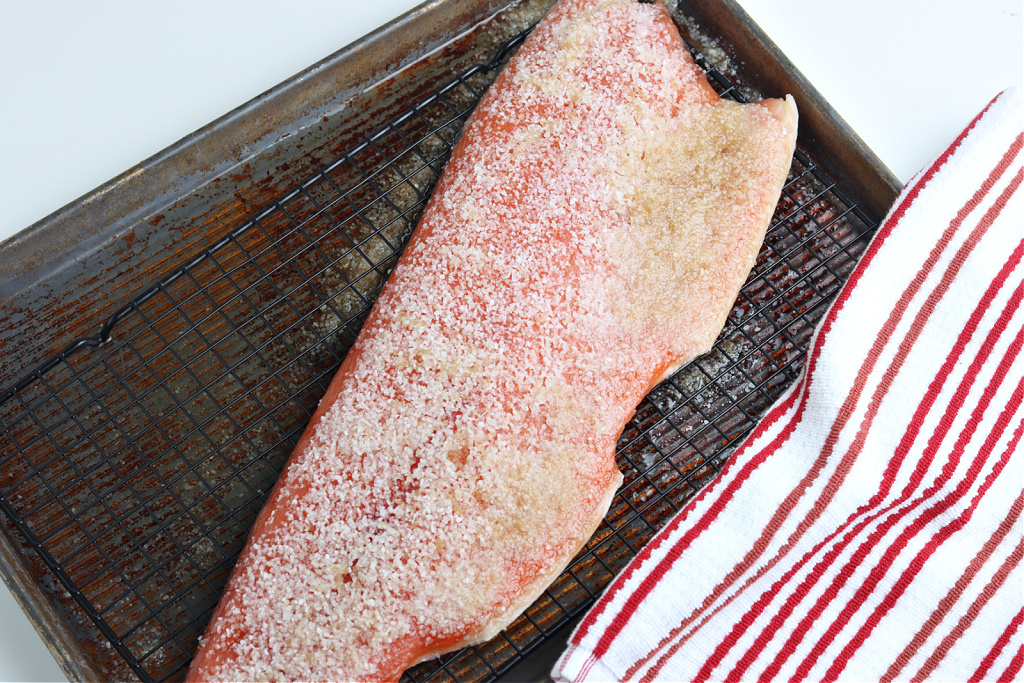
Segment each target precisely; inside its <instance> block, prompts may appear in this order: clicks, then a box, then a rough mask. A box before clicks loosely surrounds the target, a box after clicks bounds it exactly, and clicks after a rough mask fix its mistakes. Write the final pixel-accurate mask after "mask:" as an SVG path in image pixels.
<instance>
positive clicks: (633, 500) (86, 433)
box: [0, 3, 872, 680]
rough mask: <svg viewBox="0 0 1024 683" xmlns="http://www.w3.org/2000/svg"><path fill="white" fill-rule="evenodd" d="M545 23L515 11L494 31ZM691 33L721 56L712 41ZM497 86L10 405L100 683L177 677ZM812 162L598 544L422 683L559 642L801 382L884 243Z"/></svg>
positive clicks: (293, 192)
mask: <svg viewBox="0 0 1024 683" xmlns="http://www.w3.org/2000/svg"><path fill="white" fill-rule="evenodd" d="M537 10H538V3H533V4H532V5H530V4H529V3H527V6H521V7H518V8H517V9H516V10H515V11H516V12H518V15H517V16H516V17H515V18H509V17H506V19H507V21H506V23H505V25H504V26H503V27H502V30H504V31H505V33H506V34H507V33H508V32H509V30H510V27H512V26H514V25H515V23H516V21H518V22H520V23H524V22H525V23H528V21H527V20H528V19H529V18H530V16H531V15H530V12H533V13H536V12H537ZM695 29H696V30H695ZM683 30H684V32H685V33H686V34H687V35H689V37H690V38H691V39H692V41H693V43H694V45H695V46H697V48H698V49H700V50H703V51H706V52H708V53H709V54H710V53H712V52H713V49H712V48H714V47H716V46H714V45H711V44H710V42H709V41H707V40H702V38H707V37H708V36H707V35H704V34H703V33H702V32H701V30H700V27H699V26H695V25H694V24H692V23H689V25H686V24H684V26H683ZM499 33H500V32H499ZM691 34H693V35H691ZM506 40H507V37H506ZM481 42H482V43H483V44H484V45H486V44H487V41H481ZM494 42H495V41H494V40H493V39H491V45H490V47H491V48H492V50H491V52H490V53H489V56H491V55H495V54H496V52H497V51H496V50H494V49H493V48H494ZM717 47H721V46H720V45H719V46H717ZM719 66H721V67H722V68H723V69H724V70H725V71H726V72H730V71H735V74H730V78H732V79H734V80H736V79H737V77H739V80H738V81H737V82H740V83H741V87H740V89H738V90H736V91H732V92H731V93H730V92H729V87H730V86H729V83H728V79H725V78H724V77H723V79H722V80H721V81H720V83H719V84H720V86H721V87H722V89H723V92H726V93H727V96H730V95H740V96H744V95H746V96H750V95H754V94H755V93H753V92H752V91H751V88H752V85H751V84H749V82H748V83H746V84H742V83H743V80H742V73H741V72H739V71H738V70H735V69H734V68H733V67H732V66H730V64H728V63H723V64H720V65H719ZM410 72H412V73H414V72H415V70H410ZM493 73H494V70H493V69H487V68H484V67H477V68H476V69H473V70H470V71H469V72H466V73H464V74H463V76H462V77H460V78H458V79H456V80H455V81H453V82H449V83H447V84H446V86H445V87H442V88H440V89H436V88H435V89H434V90H429V89H423V88H421V89H419V90H418V91H415V95H416V97H415V98H413V101H415V102H417V106H414V107H413V108H412V109H408V110H405V111H403V112H401V113H399V114H398V115H397V116H394V117H392V118H391V119H390V122H389V123H388V124H387V125H385V126H383V127H381V123H380V122H381V120H382V119H376V118H374V119H372V120H369V121H364V122H363V124H364V125H365V126H367V127H368V129H369V131H375V135H370V136H369V137H368V138H362V139H358V136H356V135H346V136H345V139H346V140H347V141H349V142H350V145H349V146H348V147H345V148H344V150H343V151H342V152H341V154H340V155H338V156H336V157H334V158H333V159H332V160H325V161H322V162H321V163H320V165H319V166H317V165H316V164H313V163H312V162H309V163H310V165H311V168H313V169H314V170H312V171H311V172H308V173H306V174H305V175H304V176H302V179H301V180H299V181H298V182H297V183H296V184H294V185H293V186H292V187H291V188H290V189H287V190H281V191H279V192H278V193H277V195H276V197H275V199H274V200H273V201H270V202H265V203H264V204H263V205H262V206H261V207H260V208H259V209H258V210H247V211H243V212H242V214H243V215H244V216H245V220H244V222H242V224H241V225H239V226H237V227H234V228H232V229H231V230H230V231H228V232H227V233H226V234H224V235H222V236H220V237H219V238H218V239H217V240H214V241H212V242H207V243H205V246H204V245H203V244H202V243H200V244H198V245H195V246H193V247H192V248H193V250H194V251H193V254H192V256H191V257H190V258H187V259H184V261H187V262H185V263H184V265H182V262H179V264H178V265H177V267H174V268H169V269H168V271H167V272H168V274H167V275H165V276H164V277H163V278H161V279H159V280H158V281H157V282H156V284H155V285H152V284H151V285H150V286H149V287H147V288H145V289H142V290H141V294H137V295H136V296H135V297H134V298H133V300H132V303H131V304H130V305H128V306H127V307H125V308H122V309H120V311H119V312H118V313H116V314H115V316H114V318H112V319H110V321H108V322H110V323H111V324H108V325H105V326H104V327H103V328H102V329H100V333H99V334H98V335H95V336H94V337H93V339H94V340H95V342H96V343H97V344H98V343H99V342H100V341H103V342H105V343H104V344H102V345H99V346H93V345H91V344H89V343H84V344H79V345H78V346H77V347H76V348H75V349H74V350H70V351H69V352H68V353H65V354H58V355H56V356H53V358H55V359H56V361H51V365H50V366H49V367H46V368H45V369H43V370H42V371H40V372H37V373H36V374H35V375H33V376H29V377H27V378H26V379H25V380H24V381H22V382H21V383H19V384H17V385H15V386H14V389H13V390H12V391H10V392H9V393H8V394H7V395H5V397H4V399H5V400H3V401H2V402H0V421H2V424H3V431H2V435H3V440H2V442H0V443H2V451H0V452H2V453H3V455H2V456H0V458H3V460H4V464H5V466H6V469H5V474H4V479H3V480H2V484H0V486H2V491H3V496H4V498H3V501H4V504H5V511H6V512H7V514H8V518H9V520H12V521H13V522H14V525H13V526H14V527H15V528H14V529H13V531H14V532H15V534H20V535H21V538H20V539H17V542H18V543H19V544H20V549H21V554H22V556H23V557H24V558H25V561H26V563H27V564H29V565H30V566H31V567H32V569H33V572H34V574H35V576H36V577H37V578H36V580H37V581H38V582H39V584H40V585H43V587H44V589H45V592H46V593H47V594H48V596H47V599H51V600H55V602H56V603H57V604H58V606H59V607H60V608H61V609H62V610H63V613H62V615H61V618H63V619H65V621H66V622H70V623H72V624H73V628H72V629H71V630H72V631H76V629H77V634H76V635H77V637H78V639H79V641H80V642H81V643H82V644H83V650H86V653H85V655H84V656H88V657H91V658H92V662H93V663H94V664H96V666H97V668H98V669H99V670H100V671H101V672H102V674H103V675H104V676H107V677H122V676H126V675H132V674H134V675H136V676H138V677H140V678H143V679H147V678H151V679H153V680H173V679H175V678H177V677H179V676H180V675H181V673H182V671H183V667H184V666H185V665H186V664H187V660H188V657H189V656H190V653H191V650H192V648H193V647H194V642H195V638H197V637H198V635H199V634H200V633H201V630H202V626H203V625H204V624H205V619H206V618H207V617H208V615H209V610H210V609H211V608H212V605H213V604H214V603H215V600H216V595H217V593H218V592H219V590H220V588H221V587H222V586H223V582H224V581H225V580H226V576H227V573H228V571H229V570H230V566H231V564H232V562H233V557H234V553H236V552H237V550H238V549H240V546H241V543H242V542H243V541H244V535H245V530H246V528H247V525H248V524H249V523H251V521H252V518H253V516H254V515H255V512H256V510H258V507H259V504H260V502H261V501H262V499H263V497H264V496H265V493H266V490H267V488H268V487H269V486H270V485H271V483H272V481H273V479H274V477H275V476H276V472H277V471H278V470H279V468H280V466H281V464H282V463H283V461H284V459H285V458H286V457H287V454H288V452H290V449H291V445H292V444H293V443H294V441H295V439H296V438H297V437H298V434H299V433H300V432H301V429H302V426H303V425H304V424H305V420H307V419H308V416H309V412H310V411H311V409H312V408H311V407H312V406H315V403H316V400H317V399H318V397H319V395H320V394H321V393H322V391H323V390H324V389H325V388H326V384H327V382H328V381H329V379H330V376H331V375H332V374H333V369H334V367H336V365H337V363H338V362H339V361H340V358H341V357H342V355H343V353H344V351H345V350H346V348H347V345H348V344H350V343H351V340H352V339H353V338H354V334H355V331H356V330H357V328H358V324H359V322H360V321H361V317H362V316H363V315H365V310H366V307H367V306H368V305H369V303H370V302H371V301H372V298H373V296H374V293H375V292H376V291H377V290H378V289H379V286H380V284H381V282H382V281H383V279H384V277H385V276H386V273H387V270H388V268H389V267H390V264H391V263H393V260H394V258H395V256H396V254H397V251H398V249H399V248H400V245H401V243H402V240H403V239H404V237H405V236H406V235H407V234H408V231H409V229H410V228H411V226H412V224H413V223H414V222H415V218H416V214H417V212H418V210H419V208H421V207H422V202H423V200H424V198H425V196H426V194H427V193H428V192H429V187H430V185H431V184H432V181H433V179H435V178H436V174H437V172H438V171H439V170H440V167H441V165H442V164H443V161H444V158H445V155H446V153H447V150H448V149H449V148H450V145H451V142H452V141H453V140H454V139H455V137H456V136H457V133H458V128H459V127H460V125H461V121H462V120H464V117H465V115H466V114H467V113H468V111H469V110H470V109H471V107H472V104H473V102H474V101H475V98H477V97H478V96H479V94H481V93H482V92H483V89H484V88H485V87H486V84H487V82H488V80H489V79H490V78H491V77H492V76H493ZM363 130H364V133H363V134H364V135H366V132H365V131H366V130H367V128H364V129H363ZM353 139H354V142H353ZM804 146H805V147H806V145H804ZM812 147H814V146H813V145H812ZM806 151H807V153H808V154H810V155H812V156H813V155H814V154H815V153H818V152H819V150H817V149H811V148H809V149H807V150H806ZM812 156H808V155H805V154H803V153H802V154H801V155H800V158H799V159H798V161H797V162H796V163H795V164H794V169H793V173H792V175H791V180H790V183H789V184H788V185H787V189H786V191H785V193H784V197H783V200H782V202H781V203H780V207H779V211H778V212H777V214H776V221H775V224H774V227H773V229H772V231H771V233H770V235H769V238H768V240H767V242H766V246H765V249H764V250H763V252H762V258H761V260H760V261H759V264H758V266H757V267H756V268H755V272H754V273H753V274H752V277H751V280H750V282H748V285H747V286H746V287H745V288H744V291H743V293H742V294H741V297H740V301H739V302H738V306H737V308H736V309H735V310H734V311H733V314H732V315H731V316H730V319H729V324H728V325H727V328H726V330H725V332H723V335H722V338H721V339H720V340H719V343H718V344H717V345H716V349H715V350H714V351H713V352H712V353H711V354H709V355H708V356H706V357H705V358H702V359H700V360H699V361H697V362H696V363H694V364H691V365H690V366H688V367H687V368H684V369H683V370H682V371H681V372H680V373H678V374H677V375H676V376H675V377H674V378H672V379H671V380H669V381H668V382H666V383H665V384H663V385H662V386H661V387H659V388H658V389H656V390H655V391H654V392H653V393H652V395H651V397H649V398H648V400H646V401H645V402H644V404H643V405H642V406H641V408H640V409H639V410H638V412H637V416H636V418H635V419H634V420H633V422H632V423H631V424H630V425H629V426H628V427H627V430H626V432H625V433H624V435H623V439H622V441H621V442H620V449H619V453H618V458H619V464H620V467H621V468H622V469H623V472H624V474H625V475H626V483H625V485H624V487H623V491H622V492H621V494H620V496H619V497H617V499H616V502H615V503H614V504H613V507H612V510H611V511H610V513H609V516H608V519H607V520H606V522H605V523H604V524H602V526H601V528H600V529H599V530H598V532H597V534H596V535H595V537H594V539H592V541H591V542H590V544H588V547H587V548H586V549H585V550H584V552H583V553H581V556H580V557H579V558H577V560H576V561H575V562H574V563H573V565H572V566H571V567H570V569H569V570H568V571H567V572H566V574H564V575H563V576H562V577H561V578H560V579H559V580H558V581H557V582H556V583H555V584H554V586H553V587H552V588H551V589H550V590H549V591H548V593H547V594H546V595H545V596H544V597H542V598H541V600H539V601H538V603H537V604H535V605H534V606H533V607H531V609H530V610H528V612H527V614H526V615H524V617H522V618H521V619H519V620H518V621H517V622H516V623H515V624H513V625H512V627H510V629H508V630H507V631H506V633H505V634H503V635H502V636H500V637H499V638H498V639H496V640H495V641H493V642H492V643H489V644H486V645H484V646H480V647H477V648H471V649H469V650H467V651H465V652H463V653H459V654H455V655H451V656H449V657H446V658H444V659H442V660H441V661H439V662H428V663H425V664H423V665H421V666H420V667H418V668H417V669H415V670H413V671H411V672H410V673H409V677H410V679H412V680H481V679H486V678H489V677H494V676H496V675H499V674H500V673H501V672H503V671H506V670H508V669H509V668H511V667H512V666H514V665H515V664H516V663H517V662H519V661H520V660H522V659H523V658H524V657H525V656H526V655H528V653H529V652H530V651H531V650H532V649H533V648H536V647H537V646H539V645H540V644H542V643H543V642H545V640H548V639H551V638H553V637H556V636H558V635H559V634H564V632H565V628H566V626H567V624H569V623H570V622H571V620H572V619H573V618H574V617H575V616H577V615H578V614H580V613H581V612H582V611H583V610H585V609H586V606H587V605H589V603H590V601H592V599H593V597H594V596H595V595H596V594H597V593H598V592H599V591H600V590H601V588H602V587H603V586H604V585H605V584H606V583H607V581H608V580H609V579H610V578H611V576H612V575H613V574H614V572H615V571H617V570H618V569H619V568H621V566H623V564H624V563H625V562H626V561H628V559H629V557H630V556H631V555H632V554H633V553H634V552H635V550H636V549H637V548H638V547H640V545H642V543H643V542H645V541H646V540H647V539H648V538H649V537H650V536H651V535H652V534H653V533H654V531H655V530H656V529H657V528H658V527H659V526H660V525H661V524H662V523H664V521H665V520H666V519H667V518H668V516H670V515H671V514H672V513H673V512H674V511H675V510H677V509H678V508H679V507H680V506H681V505H683V504H685V501H686V500H688V499H689V497H691V496H692V495H693V493H694V492H695V491H696V490H698V489H699V487H700V486H701V485H702V484H703V483H706V481H708V480H709V479H710V478H711V477H713V476H714V474H715V473H716V472H717V470H718V469H719V468H720V466H721V463H722V462H723V460H724V458H725V457H727V455H728V452H729V451H730V449H731V447H732V446H733V445H734V444H735V443H736V441H737V440H738V439H740V438H742V435H743V434H745V433H746V432H747V431H748V430H749V429H750V428H751V427H752V426H753V423H754V422H755V421H756V417H757V415H758V414H760V412H761V411H763V410H764V409H765V408H766V407H767V406H768V405H769V404H770V403H771V401H772V400H773V399H774V397H776V396H777V395H778V393H780V392H781V391H782V390H784V388H785V386H786V385H787V384H788V383H790V382H792V380H793V379H794V378H795V377H796V376H797V374H798V372H799V368H800V361H801V359H802V354H803V348H804V347H805V346H806V342H807V340H808V339H809V335H810V333H811V331H812V330H813V325H814V323H815V321H816V320H817V318H818V317H820V315H821V314H822V313H823V312H824V308H825V306H826V305H827V301H828V298H829V297H830V296H831V295H832V294H834V292H835V291H836V290H837V289H838V287H839V286H840V285H841V283H842V281H843V279H844V278H845V276H846V275H847V274H848V273H849V271H850V269H851V268H852V266H853V264H854V263H855V260H856V257H857V256H858V255H859V252H860V250H861V249H862V248H863V245H864V244H865V242H866V238H867V236H868V235H869V234H870V230H871V227H872V219H871V217H870V216H869V215H868V214H867V213H866V212H865V211H864V210H863V209H862V208H860V207H859V206H857V205H856V204H854V203H853V202H852V201H850V200H849V199H848V194H849V190H847V188H845V187H843V188H840V187H837V186H836V185H835V183H834V181H833V180H832V178H831V176H830V173H829V171H826V170H824V169H823V168H822V167H821V166H820V165H819V164H818V163H817V162H816V161H815V160H813V158H812ZM314 161H316V160H314ZM830 170H831V169H830ZM250 172H251V168H250ZM855 192H856V188H854V193H855ZM243 208H246V209H247V207H243ZM151 220H152V219H151ZM162 220H165V219H161V220H160V221H157V224H159V223H160V222H162ZM207 222H208V221H207ZM171 265H174V264H171ZM145 272H148V273H152V272H153V267H152V266H149V267H148V268H146V269H145ZM115 318H116V320H115ZM115 323H116V324H115ZM15 534H12V536H14V535H15ZM29 546H34V547H32V548H29ZM81 613H85V617H86V618H85V619H82V616H81ZM117 654H120V655H121V657H120V658H119V657H117V656H116V655H117ZM80 656H81V655H80ZM126 662H129V663H130V664H126Z"/></svg>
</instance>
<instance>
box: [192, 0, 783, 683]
mask: <svg viewBox="0 0 1024 683" xmlns="http://www.w3.org/2000/svg"><path fill="white" fill-rule="evenodd" d="M795 136H796V108H795V106H794V104H793V102H792V99H791V98H787V99H786V100H773V101H769V102H767V103H763V104H760V105H746V106H744V105H739V104H736V103H733V102H726V101H721V100H720V99H719V98H718V97H717V95H716V94H715V92H714V90H713V89H712V88H711V87H710V86H709V85H708V83H707V81H706V80H705V77H704V75H703V74H702V73H701V72H700V70H699V69H698V67H697V66H696V65H695V64H694V63H693V62H692V60H691V59H690V57H689V54H688V52H687V51H686V49H685V48H684V46H683V43H682V41H681V39H680V36H679V33H678V31H677V30H676V28H675V26H674V24H673V22H672V20H671V18H670V17H669V15H668V13H667V11H666V10H665V8H664V7H662V6H661V5H659V4H646V3H638V2H635V1H634V0H564V1H563V2H560V3H559V4H558V5H556V7H555V8H554V9H553V10H552V11H551V13H550V14H549V15H548V17H547V18H546V19H545V20H544V21H543V22H542V23H541V24H540V25H539V26H538V27H537V28H536V29H535V30H534V32H533V34H532V35H531V36H530V38H529V39H528V40H527V41H526V43H525V44H524V45H523V47H522V48H521V50H520V51H519V53H518V54H517V55H516V56H515V57H514V58H513V60H512V61H511V62H510V63H509V65H508V66H507V67H506V68H505V69H504V71H503V72H502V73H501V74H500V75H499V77H498V78H497V80H496V81H495V83H494V85H493V86H492V87H491V89H490V90H489V91H488V93H487V94H486V96H485V97H484V98H483V100H482V101H481V103H480V104H479V106H478V108H477V110H476V111H475V112H474V113H473V115H472V116H471V118H470V120H469V121H468V122H467V124H466V127H465V130H464V133H463V135H462V137H461V139H460V141H459V142H458V144H457V145H456V148H455V150H454V152H453V154H452V157H451V160H450V161H449V163H448V165H447V166H446V168H445V170H444V172H443V174H442V177H441V178H440V180H439V181H438V184H437V187H436V188H435V190H434V192H433V194H432V196H431V198H430V202H429V205H428V206H427V208H426V210H425V211H424V214H423V217H422V219H421V222H420V224H419V225H418V226H417V228H416V230H415V232H414V234H413V236H412V238H411V240H410V242H409V244H408V246H407V248H406V250H405V252H404V253H403V255H402V257H401V260H400V261H399V263H398V265H397V266H396V267H395V270H394V272H393V273H392V275H391V277H390V279H389V281H388V283H387V285H386V287H385V288H384V290H383V292H382V293H381V295H380V297H379V299H378V301H377V303H376V304H375V306H374V308H373V310H372V312H371V314H370V315H369V317H368V319H367V321H366V323H365V324H364V326H363V329H362V331H361V333H360V335H359V337H358V339H357V341H356V343H355V345H354V346H353V348H352V350H351V352H350V353H349V354H348V356H347V357H346V358H345V360H344V362H343V364H342V366H341V368H340V369H339V371H338V373H337V376H336V377H335V378H334V380H333V382H332V383H331V385H330V388H329V389H328V391H327V394H326V395H325V396H324V398H323V400H322V401H321V403H320V406H319V408H318V410H317V411H316V414H315V415H314V416H313V419H312V421H311V423H310V426H309V427H308V428H307V430H306V432H305V434H304V435H303V437H302V439H301V440H300V441H299V443H298V445H297V447H296V449H295V452H294V453H293V455H292V456H291V458H290V459H289V462H288V464H287V466H286V468H285V471H284V472H283V474H282V475H281V477H280V479H279V481H278V483H277V485H276V487H275V488H274V490H273V492H272V494H271V496H270V498H269V500H268V501H267V503H266V506H265V507H264V509H263V510H262V512H261V513H260V515H259V517H258V519H257V520H256V523H255V525H254V527H253V529H252V532H251V535H250V538H249V541H248V543H247V545H246V547H245V549H244V551H243V553H242V555H241V557H240V559H239V561H238V564H237V566H236V567H235V570H234V572H233V574H232V576H231V579H230V581H229V583H228V586H227V588H226V590H225V592H224V595H223V596H222V598H221V601H220V603H219V604H218V606H217V608H216V610H215V612H214V615H213V618H212V621H211V623H210V625H209V627H208V629H207V631H206V634H205V635H204V637H203V639H202V642H201V644H200V647H199V650H198V652H197V654H196V656H195V658H194V660H193V662H192V666H191V669H190V672H189V675H188V680H192V681H197V680H232V681H238V680H319V681H325V680H330V681H341V680H345V681H363V680H374V681H384V680H397V679H398V678H399V676H400V675H401V674H402V672H403V671H404V670H405V669H406V668H407V667H409V666H411V665H413V664H415V663H417V662H420V661H423V660H425V659H429V658H432V657H435V656H437V655H438V654H440V653H443V652H446V651H449V650H453V649H456V648H459V647H462V646H465V645H467V644H471V643H477V642H481V641H484V640H487V639H489V638H491V637H493V636H494V635H496V634H497V633H498V632H499V631H500V630H501V629H502V628H503V627H505V626H506V625H507V624H509V623H510V622H511V621H512V620H513V619H515V617H516V616H517V615H519V614H520V613H521V612H522V611H523V610H524V609H525V608H526V607H528V606H529V604H530V603H531V602H532V601H533V600H534V599H535V598H536V597H537V596H538V595H539V594H540V593H541V592H543V590H544V588H545V587H546V586H547V585H549V584H550V582H551V581H552V580H553V579H554V578H555V577H556V576H557V575H558V574H559V573H560V572H561V571H562V570H563V568H564V567H565V566H566V564H567V563H568V562H569V561H570V559H571V558H572V557H573V556H574V555H575V554H576V553H577V551H578V550H579V549H580V548H581V546H582V545H583V544H584V543H585V541H586V540H587V539H588V538H589V537H590V535H591V534H592V533H593V531H594V529H595V528H596V526H597V524H598V523H599V521H600V520H601V519H602V517H603V516H604V514H605V513H606V511H607V509H608V506H609V504H610V501H611V499H612V496H613V495H614V493H615V490H616V488H617V487H618V486H619V484H620V483H621V481H622V476H621V475H620V473H619V472H618V470H617V469H616V465H615V459H614V450H615V443H616V440H617V438H618V436H619V434H620V432H621V431H622V429H623V427H624V425H625V423H626V422H627V420H628V419H629V418H630V416H631V415H632V413H633V411H634V409H635V407H636V405H637V404H638V403H639V402H640V400H641V399H642V398H643V396H644V395H645V394H646V393H647V392H648V391H649V390H650V389H651V388H652V387H653V386H654V385H655V384H656V383H658V382H659V381H661V380H662V379H663V378H665V377H666V376H667V375H668V374H670V373H671V372H673V371H674V370H675V369H677V368H678V367H679V366H680V365H682V364H683V363H685V362H687V361H688V360H690V359H691V358H693V357H694V356H696V355H698V354H700V353H703V352H705V351H707V350H708V349H709V348H710V346H711V344H712V342H713V341H714V339H715V337H716V336H717V335H718V333H719V332H720V330H721V328H722V326H723V324H724V321H725V317H726V315H727V313H728V311H729V309H730V307H731V306H732V303H733V301H734V299H735V297H736V295H737V292H738V290H739V287H740V285H741V284H742V283H743V281H744V279H745V278H746V277H747V274H748V272H749V270H750V268H751V267H752V265H753V263H754V260H755V257H756V255H757V252H758V249H759V247H760V244H761V242H762V240H763V236H764V232H765V229H766V226H767V224H768V220H769V218H770V216H771V214H772V211H773V208H774V206H775V204H776V202H777V201H778V196H779V192H780V188H781V186H782V184H783V182H784V180H785V178H786V174H787V170H788V168H789V165H790V162H791V156H792V152H793V147H794V142H795Z"/></svg>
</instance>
